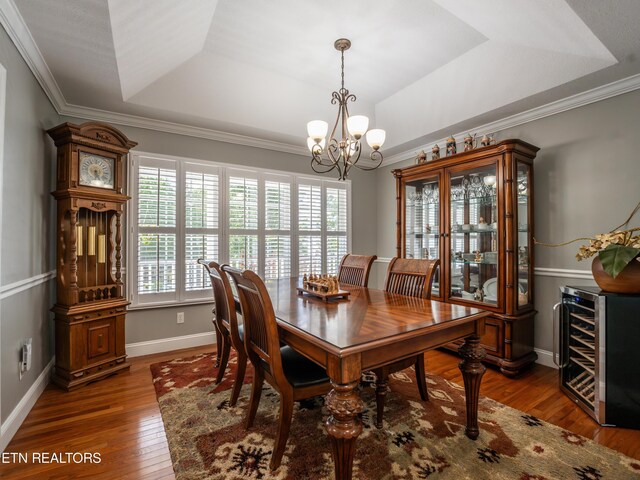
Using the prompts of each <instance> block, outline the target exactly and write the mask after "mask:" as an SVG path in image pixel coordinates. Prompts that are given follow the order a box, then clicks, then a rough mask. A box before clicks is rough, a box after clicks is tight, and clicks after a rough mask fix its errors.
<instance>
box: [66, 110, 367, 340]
mask: <svg viewBox="0 0 640 480" xmlns="http://www.w3.org/2000/svg"><path fill="white" fill-rule="evenodd" d="M62 120H63V121H66V122H73V123H82V122H85V121H86V120H83V119H77V118H69V117H63V119H62ZM116 127H117V128H119V129H121V130H122V131H123V132H124V133H125V134H126V135H127V136H128V137H129V138H131V139H132V140H134V141H136V142H138V145H137V146H136V147H135V150H138V151H142V152H151V153H161V154H165V155H177V156H180V157H187V158H194V159H200V160H211V161H217V162H224V163H232V164H238V165H245V166H252V167H260V168H270V169H276V170H282V171H285V172H292V173H302V174H306V175H311V174H313V172H312V170H311V168H310V166H309V158H308V157H305V156H300V155H293V154H289V153H280V152H276V151H272V150H264V149H260V148H254V147H246V146H242V145H234V144H230V143H223V142H216V141H212V140H206V139H202V138H195V137H186V136H182V135H175V134H171V133H163V132H157V131H153V130H146V129H142V128H133V127H126V126H122V127H121V126H119V125H116ZM303 127H304V126H302V127H301V128H303ZM301 131H303V130H301ZM301 138H302V137H301ZM354 170H356V169H354ZM349 176H350V178H351V180H352V185H351V195H352V212H353V225H352V231H353V239H352V248H353V251H354V252H359V253H369V254H372V253H375V251H376V212H375V204H376V201H375V198H376V197H375V189H374V187H375V181H376V177H375V173H372V172H362V171H355V172H353V173H352V174H350V175H349ZM325 177H326V178H329V177H330V175H326V176H325ZM331 178H333V177H331ZM177 312H185V322H184V323H183V324H177V323H176V313H177ZM208 331H213V327H212V326H211V307H210V306H209V305H194V306H181V307H176V308H174V307H169V308H156V309H147V310H136V311H132V312H130V313H129V315H128V316H127V329H126V341H127V343H136V342H143V341H146V340H156V339H161V338H171V337H178V336H183V335H191V334H196V333H202V332H208Z"/></svg>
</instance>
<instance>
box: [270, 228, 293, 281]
mask: <svg viewBox="0 0 640 480" xmlns="http://www.w3.org/2000/svg"><path fill="white" fill-rule="evenodd" d="M264 257H265V266H264V276H265V278H267V279H272V278H283V277H290V276H291V236H289V235H267V236H266V237H265V253H264Z"/></svg>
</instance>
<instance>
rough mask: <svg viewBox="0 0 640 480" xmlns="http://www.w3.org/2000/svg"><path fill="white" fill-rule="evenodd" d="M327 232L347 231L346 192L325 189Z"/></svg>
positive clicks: (336, 189)
mask: <svg viewBox="0 0 640 480" xmlns="http://www.w3.org/2000/svg"><path fill="white" fill-rule="evenodd" d="M327 231H328V232H345V233H346V231H347V191H346V190H344V189H342V188H340V189H338V188H327Z"/></svg>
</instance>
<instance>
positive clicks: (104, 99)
mask: <svg viewBox="0 0 640 480" xmlns="http://www.w3.org/2000/svg"><path fill="white" fill-rule="evenodd" d="M14 1H15V4H16V6H17V7H18V10H19V13H20V15H21V16H22V18H23V19H24V21H25V23H26V25H27V27H28V29H29V31H30V32H31V35H32V37H33V39H34V40H35V43H36V44H37V47H38V49H39V51H40V53H41V54H42V57H43V58H44V60H45V62H46V65H47V66H48V68H49V70H50V71H51V73H52V75H53V78H54V79H55V82H56V83H57V85H58V86H59V89H60V91H61V93H62V95H63V96H64V99H65V101H66V102H67V103H68V104H72V105H80V106H83V107H91V108H93V109H99V110H106V111H110V112H117V113H120V114H128V115H136V116H140V117H147V118H151V119H157V120H163V121H169V122H177V123H181V124H186V125H192V126H194V127H199V128H207V129H214V130H221V131H225V132H230V133H234V134H241V135H248V136H253V137H257V138H261V139H267V140H274V141H279V142H285V143H290V144H294V145H304V144H305V137H306V132H305V126H306V122H307V121H308V120H311V119H315V118H324V119H326V120H328V121H331V120H332V119H333V118H334V117H335V113H336V109H335V106H333V105H331V104H330V98H331V92H332V91H333V90H336V89H337V88H339V86H340V54H339V52H337V51H336V50H334V48H333V42H334V40H335V39H336V38H339V37H347V38H350V39H351V40H352V42H353V46H352V48H351V49H350V50H348V51H347V52H346V53H345V86H346V87H347V88H348V89H349V90H350V91H351V92H352V93H355V94H356V95H357V97H358V99H357V101H356V103H355V104H354V105H353V106H351V107H350V112H351V113H352V114H355V113H364V114H367V115H369V116H370V117H371V118H372V126H376V127H380V128H384V129H386V130H387V144H385V147H384V148H385V150H387V151H388V152H392V153H393V152H398V151H401V150H403V149H407V148H411V147H413V146H417V145H420V144H423V143H425V142H426V141H428V140H430V139H436V138H439V137H441V136H442V134H443V133H444V132H447V133H448V132H450V131H451V132H456V131H462V130H464V129H465V128H473V127H474V126H476V125H478V124H479V122H480V121H482V123H486V122H490V121H494V120H497V119H499V118H501V117H504V116H506V115H511V114H514V113H518V112H520V111H524V110H527V109H531V108H534V107H538V106H540V105H543V104H545V103H548V102H551V101H554V100H557V99H559V98H563V97H566V96H569V95H573V94H576V93H579V92H581V91H584V90H587V89H590V88H594V87H597V86H599V85H603V84H605V83H609V82H612V81H616V80H619V79H621V78H624V77H628V76H630V75H634V74H636V73H638V72H640V62H639V61H638V56H639V54H640V36H639V35H638V34H637V21H638V19H639V18H640V2H639V1H637V0H616V1H615V2H594V1H591V0H567V1H564V0H483V1H482V2H478V1H477V0H431V1H429V0H350V1H346V0H325V1H323V2H317V1H313V0H306V1H303V0H273V1H269V2H266V1H264V0H180V1H175V0H135V1H133V0H65V1H64V2H60V1H57V0H14ZM603 4H606V5H603Z"/></svg>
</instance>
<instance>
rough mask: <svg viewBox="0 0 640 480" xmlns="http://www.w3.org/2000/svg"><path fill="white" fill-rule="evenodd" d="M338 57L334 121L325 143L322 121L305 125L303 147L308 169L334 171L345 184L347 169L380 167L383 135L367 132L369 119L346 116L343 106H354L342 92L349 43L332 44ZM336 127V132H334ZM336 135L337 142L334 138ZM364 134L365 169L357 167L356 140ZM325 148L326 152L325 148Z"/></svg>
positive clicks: (325, 128)
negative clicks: (306, 150) (308, 153)
mask: <svg viewBox="0 0 640 480" xmlns="http://www.w3.org/2000/svg"><path fill="white" fill-rule="evenodd" d="M333 46H334V47H335V49H336V50H338V51H339V52H340V57H341V80H342V83H341V87H340V90H338V91H337V92H335V91H334V92H333V94H332V95H331V103H332V104H333V105H335V104H336V103H337V104H338V117H337V118H336V123H335V125H334V126H333V130H331V135H330V136H329V140H328V141H327V139H326V136H327V131H328V130H329V124H328V123H327V122H325V121H323V120H313V121H311V122H309V123H308V124H307V132H308V134H309V138H307V146H308V147H309V150H310V151H311V168H312V169H313V171H314V172H316V173H328V172H330V171H332V170H334V169H337V170H338V179H339V180H345V179H346V178H347V174H348V173H349V170H350V169H351V167H353V166H355V167H358V168H359V169H361V170H375V169H376V168H378V167H379V166H380V164H381V163H382V160H383V157H382V153H381V152H380V147H381V146H382V144H383V143H384V140H385V136H386V134H385V131H384V130H380V129H378V128H374V129H371V130H369V131H367V129H368V128H369V119H368V118H367V117H366V116H364V115H353V116H349V110H348V108H347V102H349V101H352V102H355V100H356V96H355V95H354V94H352V93H349V90H347V89H346V88H344V51H345V50H349V47H351V41H349V40H348V39H346V38H339V39H338V40H336V41H335V43H334V44H333ZM338 127H339V129H338ZM336 134H337V135H339V139H338V138H336ZM365 134H366V139H367V143H368V144H369V146H370V147H371V148H372V149H373V151H372V152H371V154H370V155H369V158H370V159H371V160H372V161H373V163H372V164H369V165H358V160H360V155H361V153H362V142H361V141H360V139H361V138H362V136H363V135H365ZM325 147H326V148H325Z"/></svg>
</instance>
